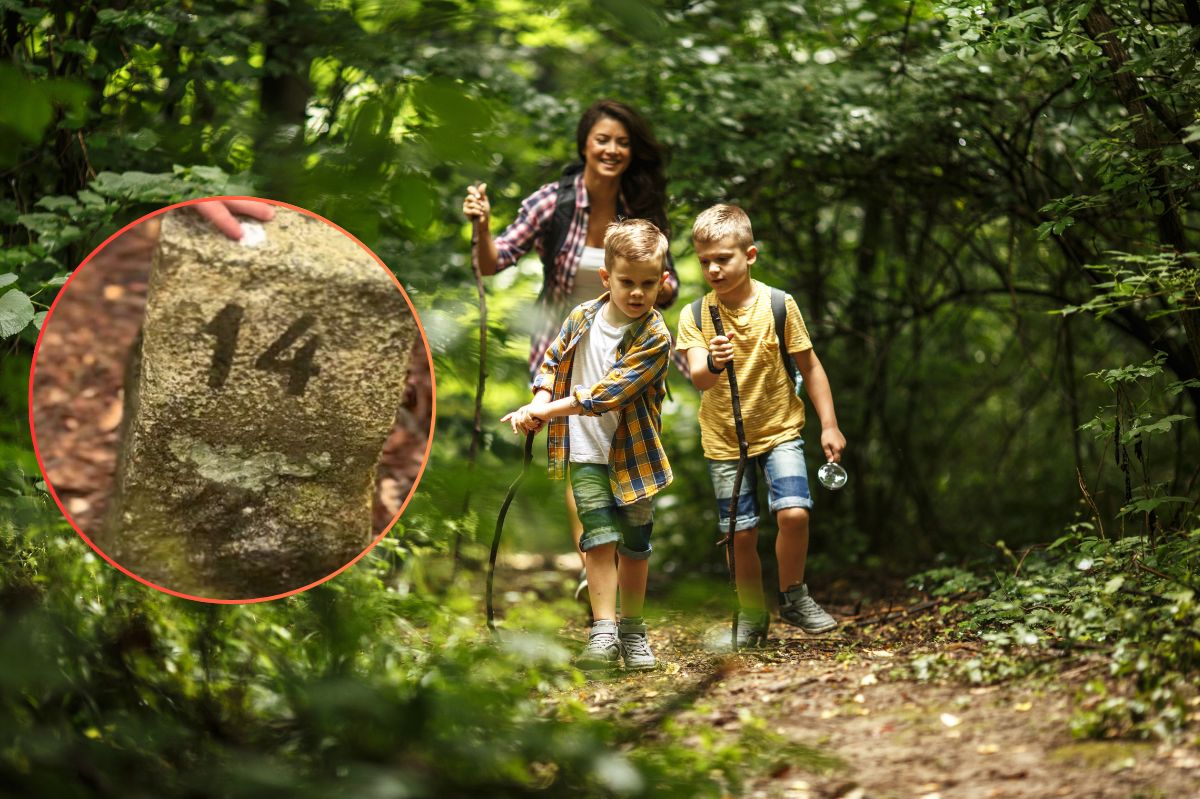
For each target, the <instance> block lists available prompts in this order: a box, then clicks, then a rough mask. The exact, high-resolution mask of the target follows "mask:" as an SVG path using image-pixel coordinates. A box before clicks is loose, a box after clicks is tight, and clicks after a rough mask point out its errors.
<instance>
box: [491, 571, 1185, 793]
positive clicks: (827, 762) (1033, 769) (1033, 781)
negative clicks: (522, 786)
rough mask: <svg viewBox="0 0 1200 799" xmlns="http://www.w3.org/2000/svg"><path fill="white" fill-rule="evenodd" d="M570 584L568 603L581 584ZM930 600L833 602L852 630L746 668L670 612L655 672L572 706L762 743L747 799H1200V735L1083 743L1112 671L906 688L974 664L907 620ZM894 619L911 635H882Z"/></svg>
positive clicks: (794, 642)
mask: <svg viewBox="0 0 1200 799" xmlns="http://www.w3.org/2000/svg"><path fill="white" fill-rule="evenodd" d="M560 574H561V577H560V578H559V580H560V582H561V584H562V586H563V589H562V590H563V591H564V592H565V590H566V588H567V587H569V586H572V585H573V583H572V580H571V576H572V575H571V574H570V573H569V572H567V571H563V572H560ZM526 575H527V576H526V577H524V578H523V577H521V576H520V575H518V574H515V573H513V572H511V571H510V572H509V573H508V574H507V575H506V579H504V580H502V583H508V584H509V585H513V584H515V583H524V584H525V585H530V584H536V585H538V586H539V587H540V588H539V593H542V594H544V593H545V591H546V587H547V586H549V585H553V584H554V577H553V576H552V575H550V574H547V573H546V572H544V571H543V572H541V573H539V574H537V575H536V576H534V575H533V574H531V573H528V572H527V573H526ZM530 578H532V579H530ZM527 580H528V581H527ZM510 596H512V594H510ZM817 598H818V600H820V601H822V602H823V603H824V602H825V600H826V597H822V596H820V595H817ZM921 599H922V598H921V597H919V596H916V595H913V596H911V597H907V598H905V600H904V601H903V602H901V603H899V604H900V608H889V606H888V603H886V602H885V603H876V602H870V601H864V602H863V603H861V608H855V607H852V606H839V605H838V604H836V603H832V602H830V603H826V607H827V609H828V610H830V611H831V612H833V613H834V615H835V616H838V617H839V618H840V619H843V620H844V619H846V618H847V617H850V616H851V614H852V613H854V611H855V610H856V609H857V610H858V611H859V612H858V614H857V617H856V619H857V621H856V620H855V619H854V618H852V619H851V620H850V621H849V622H848V623H844V624H843V626H842V627H841V628H839V630H837V631H835V632H834V633H831V634H829V635H826V636H821V637H812V636H807V635H805V634H804V633H803V632H801V631H800V630H797V629H794V628H791V627H785V626H783V625H780V624H778V623H773V625H772V628H771V638H772V640H771V646H770V647H769V648H767V649H765V650H760V651H757V652H754V653H748V654H738V655H714V654H710V653H708V652H707V651H706V650H705V649H704V647H703V641H704V638H705V631H706V630H707V629H709V628H711V627H712V626H714V625H716V624H723V623H724V622H722V621H721V619H720V618H719V617H718V616H716V615H709V616H706V617H704V618H696V617H695V614H694V613H691V612H686V613H685V612H684V611H681V610H667V611H666V612H665V613H660V615H659V616H658V617H657V618H654V617H653V616H651V618H650V621H651V623H652V639H651V640H652V644H653V645H654V648H655V653H656V655H657V657H658V659H659V662H660V667H659V669H658V670H656V671H653V672H649V673H644V674H622V673H620V672H617V673H614V674H611V675H596V676H595V677H594V678H593V679H590V680H589V681H588V682H587V683H586V685H585V686H584V687H583V688H581V689H579V690H577V691H576V692H574V693H573V694H572V696H573V697H574V698H575V699H577V700H579V701H581V702H583V703H585V704H586V705H587V706H588V708H589V711H590V712H592V713H594V714H596V715H599V716H602V717H606V718H612V719H615V720H620V721H623V722H626V723H628V724H630V725H631V726H632V728H634V729H636V730H639V731H640V732H639V733H638V734H639V736H641V737H640V738H639V740H644V739H645V738H653V737H656V736H663V735H666V734H667V733H665V732H664V730H663V725H664V722H665V721H666V720H667V719H670V720H671V724H672V726H674V727H675V728H676V729H682V730H684V736H685V737H684V741H685V743H693V744H696V745H700V744H701V741H702V737H703V735H702V734H703V733H704V731H706V730H713V729H715V730H718V731H719V732H720V734H721V736H723V737H724V738H725V740H727V741H735V740H738V739H739V736H741V740H742V741H743V742H746V741H751V742H753V743H750V744H749V745H751V746H759V747H760V748H761V749H762V750H763V751H762V752H761V753H760V757H758V758H752V760H754V761H755V762H754V765H752V766H751V767H749V768H748V769H747V772H746V783H745V786H744V787H743V791H742V792H743V793H744V795H746V796H751V797H780V798H785V799H833V798H835V797H837V798H839V799H892V798H893V797H894V798H896V799H900V798H901V797H903V798H904V799H910V798H912V797H922V799H1001V798H1002V797H1003V798H1004V799H1015V798H1017V797H1020V798H1021V799H1044V798H1045V797H1060V796H1064V797H1089V798H1090V797H1096V798H1097V799H1118V797H1119V798H1120V799H1130V798H1131V797H1143V798H1144V799H1151V798H1152V797H1164V798H1165V797H1171V798H1172V799H1174V797H1197V796H1200V747H1198V746H1196V738H1195V734H1194V733H1193V735H1192V744H1191V745H1186V744H1182V745H1180V744H1177V745H1169V744H1156V743H1149V742H1131V741H1124V740H1118V741H1081V740H1076V739H1074V738H1072V736H1071V733H1070V727H1069V718H1070V715H1071V713H1072V710H1073V709H1074V708H1075V706H1076V701H1077V696H1078V694H1079V691H1080V689H1081V687H1082V685H1083V683H1084V682H1085V681H1086V680H1088V679H1092V678H1095V677H1097V676H1102V675H1103V674H1104V673H1105V669H1104V666H1105V664H1104V663H1103V662H1099V661H1097V662H1094V663H1090V664H1085V665H1084V666H1083V667H1082V668H1080V667H1079V666H1078V664H1073V665H1072V666H1071V667H1070V668H1068V669H1066V670H1064V671H1062V672H1060V673H1059V674H1058V675H1057V677H1055V678H1054V679H1041V680H1021V681H1010V682H1007V683H1003V684H1000V685H992V686H972V685H962V684H949V685H947V684H933V683H924V682H916V681H913V680H911V679H902V678H899V677H898V676H897V674H898V673H900V672H901V671H902V669H901V668H900V667H901V666H904V665H905V664H907V663H908V662H909V660H910V659H911V658H913V657H914V656H917V655H920V654H928V653H931V652H934V651H941V652H944V653H946V654H948V655H949V656H951V657H962V658H968V657H971V656H973V655H974V653H975V652H974V650H975V646H974V645H972V644H969V643H957V644H956V643H952V644H946V643H945V641H944V639H940V642H939V638H938V633H939V632H940V629H941V628H940V625H941V621H940V619H939V617H938V614H937V613H936V612H922V611H920V610H919V611H918V612H916V613H912V614H909V615H901V614H902V610H901V609H902V608H903V607H917V608H923V607H928V603H926V604H925V605H924V606H923V605H922V604H921ZM653 601H654V599H653V596H652V597H651V603H652V604H653ZM889 610H890V611H891V612H890V613H889ZM881 617H882V618H883V619H884V620H885V621H888V620H889V619H890V620H894V619H897V618H899V623H895V622H893V621H888V623H887V624H886V625H881V624H878V623H875V624H872V623H870V622H872V621H877V620H879V619H880V618H881ZM585 622H586V619H585V618H584V611H583V610H582V607H580V608H579V610H578V617H577V621H575V622H572V623H571V624H570V625H569V626H568V627H567V628H566V629H564V630H563V635H564V636H565V637H566V638H569V639H574V641H576V642H578V645H582V642H583V639H584V635H585V629H586V627H585ZM864 622H866V623H864ZM748 731H750V732H757V733H759V734H757V735H753V736H750V737H747V736H746V733H747V732H748ZM760 741H761V742H762V743H757V742H760ZM630 745H631V746H636V745H637V741H631V742H630Z"/></svg>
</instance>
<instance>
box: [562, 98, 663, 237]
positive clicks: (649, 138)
mask: <svg viewBox="0 0 1200 799" xmlns="http://www.w3.org/2000/svg"><path fill="white" fill-rule="evenodd" d="M601 117H610V118H612V119H615V120H617V121H618V122H620V123H621V124H622V125H624V126H625V130H627V131H629V142H630V145H631V152H632V155H633V158H632V161H631V162H630V164H629V168H628V169H626V170H625V172H624V173H622V175H621V194H622V195H623V196H624V198H625V204H626V207H625V211H626V213H627V214H628V216H629V217H630V218H633V219H649V220H650V221H651V222H653V223H654V224H655V225H657V226H658V228H659V230H661V231H662V232H663V233H664V234H665V235H666V236H667V237H668V238H670V235H671V233H670V231H669V230H668V225H667V171H666V168H667V160H668V156H667V151H666V149H665V148H664V147H663V146H662V145H661V144H659V143H658V139H656V138H654V132H653V131H651V130H650V125H649V123H647V122H646V120H645V119H643V118H642V115H641V114H639V113H638V112H637V111H635V110H634V109H633V108H632V107H630V106H628V105H626V104H625V103H622V102H619V101H617V100H597V101H596V102H594V103H592V104H591V105H590V106H589V107H588V109H587V110H586V111H584V112H583V116H581V117H580V118H579V127H577V128H576V129H575V144H576V147H577V149H578V152H579V158H580V160H583V153H584V148H585V147H586V145H587V137H588V133H590V132H591V130H592V126H593V125H595V124H596V122H597V121H599V120H600V118H601Z"/></svg>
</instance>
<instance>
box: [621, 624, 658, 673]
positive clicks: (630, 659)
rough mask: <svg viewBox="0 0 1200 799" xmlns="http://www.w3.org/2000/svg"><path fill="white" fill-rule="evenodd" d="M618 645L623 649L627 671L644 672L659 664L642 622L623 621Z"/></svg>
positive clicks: (622, 654) (622, 655)
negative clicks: (651, 649)
mask: <svg viewBox="0 0 1200 799" xmlns="http://www.w3.org/2000/svg"><path fill="white" fill-rule="evenodd" d="M617 643H618V645H619V646H620V647H621V659H622V660H624V661H625V668H626V669H630V670H632V671H644V670H646V669H652V668H654V667H655V666H656V665H657V664H658V661H656V660H655V659H654V653H653V652H651V651H650V639H649V638H647V637H646V625H645V624H642V623H641V621H640V620H634V619H629V620H626V619H622V620H621V625H620V627H619V628H618V632H617Z"/></svg>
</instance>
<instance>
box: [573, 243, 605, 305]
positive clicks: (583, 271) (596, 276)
mask: <svg viewBox="0 0 1200 799" xmlns="http://www.w3.org/2000/svg"><path fill="white" fill-rule="evenodd" d="M602 266H604V248H603V247H584V248H583V257H581V258H580V259H579V269H578V270H577V271H576V272H575V286H574V287H573V288H572V289H571V294H570V296H569V297H568V298H567V305H568V306H570V307H574V306H576V305H578V304H579V303H581V302H583V301H585V300H594V299H596V298H597V297H599V296H600V295H601V294H603V293H604V284H603V283H601V282H600V267H602Z"/></svg>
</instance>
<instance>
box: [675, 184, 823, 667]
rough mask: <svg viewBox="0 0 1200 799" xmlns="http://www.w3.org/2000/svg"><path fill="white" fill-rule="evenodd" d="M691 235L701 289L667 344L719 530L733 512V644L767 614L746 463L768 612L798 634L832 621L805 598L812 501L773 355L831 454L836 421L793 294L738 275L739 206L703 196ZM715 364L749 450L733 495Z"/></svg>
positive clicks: (742, 236)
mask: <svg viewBox="0 0 1200 799" xmlns="http://www.w3.org/2000/svg"><path fill="white" fill-rule="evenodd" d="M692 241H693V244H694V246H695V249H696V256H697V258H699V260H700V267H701V269H702V270H703V272H704V279H705V281H706V282H707V283H708V285H709V286H710V287H711V288H712V291H711V292H709V293H708V294H707V295H705V297H704V298H703V300H702V301H701V302H700V303H693V304H692V305H691V306H685V307H684V309H683V310H682V311H681V313H680V315H679V335H678V337H677V339H676V348H677V349H679V350H680V351H681V352H685V353H686V354H687V358H688V364H689V366H690V367H691V373H692V382H693V383H694V384H695V386H696V388H698V389H700V390H701V391H703V392H704V393H703V396H702V397H701V400H700V442H701V445H702V446H703V449H704V455H705V457H706V458H707V459H708V463H709V473H710V475H711V477H712V481H713V489H714V491H715V493H716V497H717V509H718V517H719V529H720V531H721V533H722V534H724V533H726V532H727V531H728V530H729V514H730V512H731V506H733V507H732V512H733V513H735V515H736V522H735V530H736V532H735V534H734V561H735V564H736V569H737V573H736V575H735V579H736V582H737V589H738V598H739V601H740V605H741V609H740V611H739V614H738V626H737V642H738V647H739V648H742V647H750V646H759V645H761V644H762V643H763V642H765V640H766V635H767V625H768V620H769V618H770V617H769V615H768V613H767V610H766V601H765V597H764V596H763V581H762V563H761V562H760V560H759V557H758V549H757V542H758V519H759V513H758V502H757V498H756V496H755V483H756V477H757V469H756V467H761V468H762V469H763V472H764V474H765V476H766V480H767V485H768V491H769V509H770V511H771V512H772V513H774V514H775V516H776V521H777V523H778V525H779V535H778V538H777V539H776V542H775V556H776V559H777V560H778V564H779V615H780V619H781V620H782V621H784V622H786V623H788V624H791V625H793V626H796V627H799V628H801V629H802V630H804V631H805V632H807V633H809V634H814V635H815V634H819V633H824V632H828V631H830V630H832V629H833V628H834V627H836V626H837V622H836V621H835V620H834V619H833V617H832V616H830V615H829V614H828V613H826V612H825V611H824V610H823V609H821V607H820V606H819V605H817V603H816V602H814V601H813V599H812V597H810V596H809V594H808V586H807V585H806V584H805V582H804V567H805V561H806V559H807V555H808V522H809V509H810V508H811V507H812V497H811V494H810V493H809V487H808V474H807V468H806V466H805V462H804V451H803V446H804V441H803V439H802V438H801V434H802V432H803V429H804V403H803V402H802V401H801V400H800V398H799V397H798V396H797V395H796V393H795V391H793V383H792V379H791V377H790V376H789V371H790V370H789V369H788V368H787V367H786V366H785V363H784V360H783V359H784V358H785V357H786V358H791V359H793V360H794V362H795V365H796V367H797V368H798V370H799V372H800V375H801V376H802V377H803V378H804V385H805V386H806V389H807V393H808V397H809V399H810V400H811V401H812V404H813V409H814V410H815V411H816V413H817V415H818V417H819V418H820V420H821V448H822V449H823V450H824V454H825V457H826V458H827V459H828V460H830V461H838V460H840V459H841V454H842V450H843V449H844V448H845V446H846V439H845V437H844V436H843V435H842V432H841V430H840V429H838V423H837V414H836V413H835V411H834V406H833V392H832V391H831V389H830V387H829V378H828V377H827V376H826V374H825V369H824V367H822V366H821V361H820V359H818V358H817V355H816V353H815V352H814V351H813V348H812V342H811V341H809V338H808V331H807V330H806V329H805V326H804V320H803V318H802V317H801V316H800V310H799V308H797V307H796V303H795V301H794V300H793V299H792V298H791V297H790V296H788V295H785V294H783V293H782V292H778V290H777V289H773V288H771V287H770V286H767V285H765V284H763V283H760V282H759V281H757V280H753V279H752V278H751V277H750V266H751V265H752V264H753V263H754V261H755V260H756V259H757V257H758V249H757V248H756V247H755V246H754V233H753V230H752V228H751V226H750V219H749V217H748V216H747V215H746V213H745V211H743V210H742V209H741V208H739V207H737V206H736V205H716V206H713V207H712V208H709V209H708V210H706V211H704V212H703V213H702V214H700V216H698V217H697V218H696V222H695V224H694V225H693V227H692ZM773 295H775V296H773ZM779 295H782V300H783V302H782V308H783V310H784V312H785V313H784V316H785V319H784V324H783V330H782V334H781V333H780V332H778V331H777V330H776V323H775V317H776V312H775V311H774V310H773V307H772V306H773V305H774V306H776V308H778V307H779V304H780V303H779V302H778V299H779ZM773 299H774V300H775V302H773ZM697 304H698V305H700V306H701V308H700V313H699V316H700V318H699V319H697V318H696V313H695V308H694V306H695V305H697ZM710 306H716V308H717V309H718V311H719V312H720V316H721V323H722V326H723V327H724V328H725V331H726V333H727V335H726V336H718V335H716V331H715V330H714V328H713V323H712V320H711V319H710V318H709V317H710V311H709V310H708V308H709V307H710ZM781 346H782V348H783V349H782V352H781ZM730 364H732V366H730ZM727 367H729V368H733V369H734V370H735V374H736V376H737V383H738V393H739V395H740V399H741V407H742V418H743V420H744V426H745V434H746V441H747V443H748V444H749V450H748V455H749V461H748V463H747V468H746V470H745V474H744V476H743V479H742V485H741V488H740V491H739V492H738V493H739V496H738V498H737V502H736V503H734V502H733V501H732V494H733V479H734V473H735V472H736V470H737V460H738V453H739V447H738V440H737V432H736V429H735V426H734V420H733V411H732V405H731V396H730V391H729V381H728V379H727V377H726V375H725V374H724V370H725V369H726V368H727Z"/></svg>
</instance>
